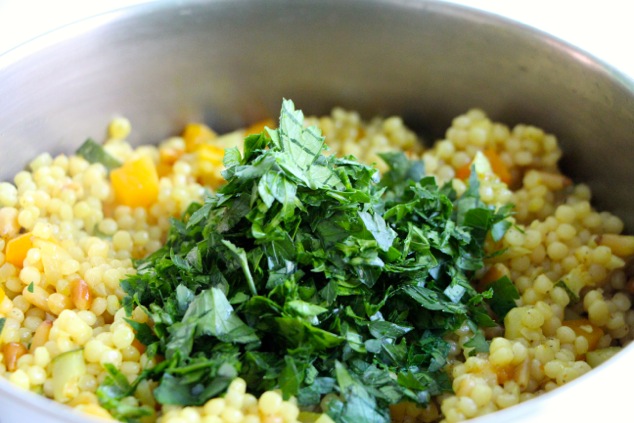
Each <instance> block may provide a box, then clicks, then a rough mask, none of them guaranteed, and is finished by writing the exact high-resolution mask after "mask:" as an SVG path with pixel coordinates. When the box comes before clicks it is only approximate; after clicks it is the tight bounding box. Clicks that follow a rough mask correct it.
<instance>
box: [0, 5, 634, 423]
mask: <svg viewBox="0 0 634 423" xmlns="http://www.w3.org/2000/svg"><path fill="white" fill-rule="evenodd" d="M282 97H286V98H292V99H293V100H294V101H295V103H296V104H297V105H298V107H300V108H302V109H303V110H304V111H306V112H307V113H310V114H319V113H326V112H328V111H329V110H330V108H331V107H332V106H334V105H341V106H344V107H347V108H353V109H358V110H360V111H361V112H362V114H363V115H364V116H367V117H370V116H372V115H374V114H388V113H389V114H399V115H402V116H404V117H405V120H406V122H407V123H408V124H410V125H412V126H414V127H415V128H417V129H418V130H420V131H421V132H422V133H425V134H428V136H429V138H430V139H433V138H434V137H435V136H438V135H440V134H441V133H442V132H441V131H442V130H443V128H445V127H447V126H448V124H449V122H450V119H451V117H453V116H455V115H457V114H459V113H462V112H464V111H466V110H467V109H468V108H470V107H473V106H477V107H481V108H483V109H484V110H486V111H487V112H488V113H489V115H490V116H491V117H492V118H494V119H496V120H501V121H504V122H506V123H508V124H514V123H519V122H526V123H533V124H536V125H538V126H541V127H543V128H545V129H546V130H547V131H549V132H552V133H555V134H557V135H558V137H559V139H560V141H561V144H562V147H563V150H564V152H565V156H564V161H563V167H564V169H565V171H566V172H567V173H568V174H569V175H572V176H573V178H575V179H576V180H578V181H583V182H586V183H587V184H589V185H590V187H591V188H592V190H593V192H594V193H595V203H596V205H597V206H598V207H599V208H601V209H606V210H611V211H612V212H614V213H616V214H617V215H619V216H620V217H621V218H623V219H624V221H625V222H626V226H627V227H628V228H629V230H630V231H632V230H633V229H634V195H632V193H631V186H632V182H634V166H632V165H631V164H632V163H633V162H634V148H632V147H633V146H634V145H633V142H634V141H633V134H634V82H633V81H632V80H630V79H628V78H627V77H625V76H624V75H622V74H620V73H619V72H617V71H616V70H614V69H612V68H610V67H608V66H606V65H604V64H603V63H601V62H600V61H598V60H596V59H595V58H593V57H591V56H589V55H588V54H585V53H584V52H582V51H580V50H578V49H576V48H575V47H574V46H571V45H568V44H566V43H563V42H561V41H559V40H557V39H554V38H552V37H550V36H548V35H547V34H544V33H540V32H538V31H535V30H533V29H531V28H528V27H525V26H522V25H520V24H518V23H515V22H512V21H508V20H505V19H503V18H500V17H496V16H493V15H489V14H486V13H482V12H479V11H477V10H473V9H469V8H464V7H461V6H457V5H454V4H450V3H445V2H439V1H423V0H418V1H415V0H401V1H396V0H304V1H301V2H297V1H292V0H269V1H267V2H262V1H256V0H233V1H231V0H212V1H196V0H185V1H179V2H172V1H156V2H152V3H146V4H141V5H138V6H134V7H128V8H123V9H120V10H117V11H115V12H111V13H108V14H104V15H100V16H96V17H93V18H90V19H87V20H84V21H81V22H78V23H75V24H72V25H69V26H66V27H64V28H62V29H61V30H58V31H55V32H52V33H49V34H47V35H45V36H43V37H40V38H39V39H36V40H34V41H31V42H29V43H27V44H25V45H22V46H20V47H18V48H17V49H15V50H12V51H10V52H9V53H7V54H5V55H3V56H1V57H0V99H1V102H0V163H1V165H0V180H6V179H8V178H10V177H11V175H13V174H15V173H16V172H17V171H18V170H20V169H21V167H22V166H23V165H24V164H25V163H26V162H27V161H28V160H29V159H30V158H32V157H33V156H34V155H35V154H36V153H38V152H42V151H49V152H51V153H59V152H71V151H73V150H74V149H75V148H76V147H77V146H79V144H80V143H81V142H82V141H83V140H84V139H85V138H86V137H88V136H93V137H97V138H99V137H100V135H101V132H102V131H103V128H104V125H105V123H107V122H108V121H109V119H110V118H111V117H112V116H113V115H117V114H122V115H125V116H127V117H128V118H130V120H131V121H132V122H133V126H134V132H133V137H132V139H133V141H135V142H141V141H143V142H152V141H157V140H159V139H161V138H162V137H165V136H167V135H170V134H173V133H174V132H175V131H177V130H178V129H179V128H180V127H182V125H183V124H184V123H185V122H187V121H189V120H201V119H204V120H205V121H206V122H208V123H209V124H211V125H212V126H213V127H215V128H219V129H221V130H222V129H230V128H234V127H237V126H240V125H243V124H245V123H247V122H251V121H254V120H256V119H258V118H262V117H265V116H275V115H276V113H277V110H278V107H279V104H280V101H281V98H282ZM633 367H634V346H633V347H629V348H626V349H625V351H623V352H622V353H620V354H618V355H617V356H616V357H615V358H614V359H612V360H611V361H609V362H608V363H606V364H604V365H602V366H601V367H600V368H599V369H597V370H595V371H592V372H590V373H589V374H587V375H585V376H583V377H581V378H579V379H577V380H575V381H573V382H572V383H570V384H569V385H567V386H565V387H563V388H560V389H558V390H556V391H555V392H552V393H550V394H547V395H544V396H542V397H540V398H539V399H535V400H531V401H529V402H526V403H524V404H521V405H519V406H516V407H512V408H510V409H507V410H505V411H501V412H498V413H495V414H493V415H491V416H487V417H484V418H481V419H479V420H478V421H482V422H496V421H499V422H502V421H515V422H524V421H526V422H528V421H536V420H539V421H540V422H543V421H551V420H553V421H554V420H560V419H561V417H560V416H561V415H562V414H561V413H563V412H565V413H566V417H567V418H568V419H571V420H572V419H573V418H577V419H579V421H598V419H599V418H605V417H606V416H619V415H620V416H625V415H627V414H622V413H627V411H626V410H628V409H629V403H628V400H629V395H627V393H626V391H625V390H624V389H623V388H622V387H621V385H620V384H621V383H622V382H623V381H624V380H625V379H626V378H627V375H628V374H629V373H630V371H631V370H632V368H633ZM0 410H2V412H1V413H0V422H1V423H11V422H19V421H23V420H30V421H34V422H38V423H52V422H80V421H82V422H86V421H89V420H88V419H87V418H85V417H81V416H78V415H76V414H73V413H71V412H69V411H67V410H66V409H65V408H64V407H63V406H61V405H58V404H54V403H52V402H49V401H47V400H45V399H43V398H40V397H37V396H35V395H32V394H28V393H24V392H20V391H18V390H16V389H15V388H13V387H11V386H10V385H9V384H8V383H7V382H6V381H4V380H0ZM564 410H565V411H564ZM612 413H614V414H612ZM619 413H621V414H619ZM630 414H631V413H630ZM623 418H625V417H623ZM633 418H634V417H633Z"/></svg>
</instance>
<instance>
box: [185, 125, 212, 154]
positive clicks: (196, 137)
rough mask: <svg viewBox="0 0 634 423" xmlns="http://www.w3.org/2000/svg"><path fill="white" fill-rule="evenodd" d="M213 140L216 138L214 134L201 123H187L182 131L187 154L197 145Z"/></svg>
mask: <svg viewBox="0 0 634 423" xmlns="http://www.w3.org/2000/svg"><path fill="white" fill-rule="evenodd" d="M214 138H216V133H215V132H214V131H213V130H212V129H211V128H209V127H208V126H207V125H204V124H202V123H189V124H187V125H186V126H185V130H184V131H183V139H184V140H185V149H186V150H187V151H189V152H192V151H195V150H196V148H198V146H199V145H201V144H205V143H207V142H209V141H211V140H213V139H214Z"/></svg>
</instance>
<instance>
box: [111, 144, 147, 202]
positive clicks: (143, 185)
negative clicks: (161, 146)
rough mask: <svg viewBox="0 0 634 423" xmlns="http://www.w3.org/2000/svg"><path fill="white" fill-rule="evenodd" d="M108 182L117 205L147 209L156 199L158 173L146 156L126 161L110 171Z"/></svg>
mask: <svg viewBox="0 0 634 423" xmlns="http://www.w3.org/2000/svg"><path fill="white" fill-rule="evenodd" d="M110 182H111V183H112V188H113V190H114V194H115V199H116V201H117V203H119V204H122V205H125V206H130V207H148V206H150V205H151V204H153V203H154V202H156V200H157V198H158V193H159V177H158V173H157V171H156V166H155V165H154V162H153V161H152V159H150V158H149V157H147V156H143V157H139V158H137V159H134V160H130V161H127V162H125V163H124V164H123V166H121V167H120V168H117V169H114V170H113V171H111V172H110Z"/></svg>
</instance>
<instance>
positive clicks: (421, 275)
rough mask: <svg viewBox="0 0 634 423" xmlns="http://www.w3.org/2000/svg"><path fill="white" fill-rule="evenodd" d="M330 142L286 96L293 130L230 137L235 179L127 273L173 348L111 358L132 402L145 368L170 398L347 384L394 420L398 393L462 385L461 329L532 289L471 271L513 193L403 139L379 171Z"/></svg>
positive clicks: (345, 399) (365, 415)
mask: <svg viewBox="0 0 634 423" xmlns="http://www.w3.org/2000/svg"><path fill="white" fill-rule="evenodd" d="M326 148H327V147H326V146H325V144H324V138H323V137H322V136H321V134H320V132H319V130H318V129H317V128H315V127H309V128H305V127H304V125H303V114H302V112H301V111H296V110H295V109H294V105H293V103H292V101H289V100H285V101H284V102H283V104H282V110H281V116H280V121H279V129H269V128H266V129H265V131H264V132H262V133H261V134H258V135H250V136H248V137H246V139H245V142H244V149H243V150H244V152H243V153H242V154H241V153H240V151H239V150H238V149H236V148H233V149H229V150H227V151H226V155H225V158H224V164H225V166H226V170H225V171H224V173H223V175H224V177H225V178H226V180H227V182H226V184H225V185H224V186H223V187H222V188H221V189H220V190H219V191H218V192H217V193H216V194H209V195H207V196H206V198H205V199H204V203H203V204H193V205H191V207H190V208H189V210H188V211H187V212H186V213H185V215H184V216H183V218H182V219H181V220H173V222H172V227H171V230H170V233H169V237H168V240H167V243H166V244H165V246H164V247H163V248H162V249H160V250H159V251H157V252H156V253H154V254H152V255H151V256H149V257H147V258H146V259H144V260H141V261H139V262H138V263H137V270H138V273H137V274H136V275H134V276H130V277H129V278H128V279H126V280H124V281H123V282H122V286H123V288H124V290H125V292H126V293H127V297H126V298H125V299H124V305H125V307H126V309H127V310H128V312H130V311H131V310H132V309H133V308H134V307H135V306H140V307H142V308H143V309H144V310H145V311H146V313H147V314H148V315H149V316H150V318H151V324H139V323H137V322H133V321H131V320H130V323H131V324H132V325H133V327H134V328H135V330H136V331H137V338H138V339H139V340H140V341H141V342H142V343H144V344H145V345H147V353H148V355H150V356H160V357H161V358H164V360H163V361H160V363H159V364H158V365H157V366H155V367H154V368H152V369H148V370H146V371H144V372H143V373H142V374H141V375H140V377H139V379H138V380H137V381H136V382H135V383H133V384H127V382H126V381H125V378H122V375H121V374H119V373H118V372H117V371H116V370H115V369H114V368H113V367H112V366H109V370H110V372H111V376H110V377H108V378H107V379H106V381H105V382H104V384H103V385H102V386H101V387H100V389H99V392H98V393H99V397H100V399H101V402H102V404H103V405H104V406H106V407H107V408H108V409H110V410H111V411H113V413H114V414H115V415H116V416H118V417H119V418H123V419H126V418H128V419H131V418H132V417H134V416H135V415H139V414H142V411H143V410H142V409H138V408H136V409H135V408H131V407H126V406H125V405H123V404H122V403H121V402H119V399H121V398H123V397H125V396H127V395H130V394H131V393H132V392H133V391H134V389H135V387H136V386H137V385H138V383H140V381H141V380H143V379H152V380H155V381H157V382H158V387H157V388H156V389H155V391H154V395H155V398H156V400H157V401H158V402H159V403H162V404H181V405H200V404H203V403H205V402H206V401H207V400H208V399H210V398H212V397H215V396H218V395H221V394H223V393H224V392H225V390H226V388H227V386H228V384H229V383H230V381H231V380H232V379H233V378H235V377H237V376H240V377H242V378H244V379H245V380H246V381H247V383H248V387H249V390H250V392H252V393H254V394H259V393H261V392H263V391H266V390H271V389H280V390H281V391H282V392H283V394H284V396H285V397H290V396H295V397H296V398H297V400H298V403H299V405H300V406H301V407H303V408H305V409H311V408H312V409H314V407H317V406H318V405H319V403H320V400H321V399H322V398H323V396H324V395H325V394H328V393H334V394H336V395H337V396H336V397H334V398H335V399H333V400H331V401H330V402H329V404H328V407H327V410H324V411H326V412H327V413H328V414H329V415H330V416H331V417H332V418H333V419H334V420H335V421H338V422H388V421H389V420H390V416H389V407H388V406H389V405H390V404H395V403H399V402H401V401H414V402H416V403H420V404H426V403H428V401H429V400H430V398H431V397H433V396H435V395H438V394H440V393H443V392H450V391H451V381H450V379H449V376H448V374H447V373H446V371H445V370H443V368H444V367H445V364H446V360H447V354H448V352H449V344H448V343H447V342H446V340H445V339H444V338H445V337H446V335H447V334H449V333H451V332H452V331H454V330H456V329H457V328H459V327H460V326H462V325H464V324H465V323H466V324H468V325H469V326H470V327H471V329H472V331H473V333H474V336H473V338H472V340H471V341H470V342H469V343H468V346H469V347H471V348H472V351H474V352H478V351H487V349H488V345H487V342H486V340H485V338H484V336H483V334H482V331H481V328H482V327H486V326H491V325H495V322H494V321H493V319H492V318H491V317H490V316H491V315H493V314H492V313H491V309H493V310H495V311H496V312H497V314H498V315H500V314H503V313H505V312H506V311H507V309H508V308H509V307H512V306H513V301H512V300H513V296H514V295H515V294H516V291H514V289H509V284H510V281H508V280H507V283H504V281H501V282H500V281H498V283H497V284H496V287H500V289H499V290H498V289H497V288H496V289H489V290H488V291H486V292H484V293H478V292H476V291H475V290H474V288H473V287H472V285H471V284H470V279H471V278H472V277H473V275H474V272H476V271H477V270H478V269H481V268H482V267H483V259H484V258H485V251H484V243H485V239H486V238H487V236H492V237H493V239H495V240H499V239H500V238H501V237H502V235H503V234H504V232H505V231H506V229H507V228H508V226H509V221H508V220H507V219H506V218H507V217H508V215H509V210H510V207H504V208H501V209H498V210H495V209H494V208H493V207H490V206H487V205H485V204H484V203H482V202H481V201H480V199H479V196H478V180H477V177H476V176H475V172H472V173H473V175H472V177H471V178H470V180H469V188H468V190H467V191H466V192H465V193H464V194H463V195H461V196H460V197H458V196H457V195H456V193H455V191H454V190H453V189H452V188H451V186H450V185H449V184H448V185H445V186H438V185H437V184H436V182H435V179H434V178H433V177H430V176H425V172H424V167H423V163H422V162H421V161H416V160H408V159H407V158H406V157H405V156H404V155H403V154H402V153H389V154H383V155H382V158H383V159H384V160H385V161H386V162H387V164H388V165H389V166H390V170H389V171H388V172H387V173H386V174H385V175H384V176H383V178H382V179H379V175H378V172H377V170H376V169H375V168H374V167H371V166H367V165H365V164H361V163H359V162H358V161H356V160H355V159H354V158H353V157H346V158H337V157H335V156H325V155H323V151H324V150H325V149H326ZM510 286H511V287H512V284H510ZM331 397H332V396H331Z"/></svg>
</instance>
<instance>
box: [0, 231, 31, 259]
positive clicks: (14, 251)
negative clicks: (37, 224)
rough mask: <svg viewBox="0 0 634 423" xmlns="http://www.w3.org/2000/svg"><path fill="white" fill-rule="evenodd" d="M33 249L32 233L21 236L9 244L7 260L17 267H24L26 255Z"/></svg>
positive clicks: (11, 240)
mask: <svg viewBox="0 0 634 423" xmlns="http://www.w3.org/2000/svg"><path fill="white" fill-rule="evenodd" d="M31 247H33V237H32V235H31V232H27V233H25V234H22V235H19V236H17V237H15V238H13V239H10V240H9V242H7V247H6V254H5V260H6V261H7V262H8V263H11V264H12V265H14V266H16V267H22V263H23V262H24V259H25V258H26V254H27V253H28V252H29V250H30V249H31Z"/></svg>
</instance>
